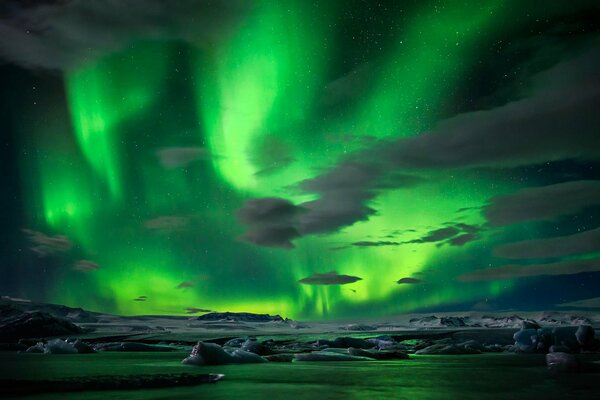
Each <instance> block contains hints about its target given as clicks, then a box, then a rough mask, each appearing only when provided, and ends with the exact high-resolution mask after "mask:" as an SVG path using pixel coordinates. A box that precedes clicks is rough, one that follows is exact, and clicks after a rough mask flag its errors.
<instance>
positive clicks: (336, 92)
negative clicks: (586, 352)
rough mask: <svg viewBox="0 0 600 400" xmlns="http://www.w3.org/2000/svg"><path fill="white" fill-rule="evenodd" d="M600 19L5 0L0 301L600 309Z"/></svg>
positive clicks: (588, 4) (295, 2) (180, 306)
mask: <svg viewBox="0 0 600 400" xmlns="http://www.w3.org/2000/svg"><path fill="white" fill-rule="evenodd" d="M599 21H600V5H599V4H598V2H597V1H564V2H563V1H550V2H541V1H533V0H532V1H521V0H518V1H517V0H515V1H444V2H442V1H421V0H419V1H389V2H385V1H383V2H382V1H371V0H361V1H359V0H351V1H322V2H309V1H304V0H287V1H281V2H275V1H263V2H247V1H241V0H240V1H225V0H213V1H192V0H182V1H174V2H164V1H159V0H144V1H142V0H139V1H137V0H131V1H120V0H103V1H100V0H98V1H84V0H60V1H59V0H44V1H16V0H8V1H3V2H2V3H1V4H0V60H2V62H1V63H0V71H1V75H0V76H1V78H0V79H1V85H0V102H1V107H0V132H1V136H0V138H1V142H0V164H1V174H0V180H1V181H0V188H1V193H2V196H1V198H0V206H1V209H2V213H1V214H0V216H1V228H0V245H1V251H0V277H1V279H0V294H2V295H6V296H11V297H18V298H25V299H31V300H35V301H44V302H52V303H59V304H66V305H69V306H77V307H83V308H86V309H91V310H95V311H104V312H111V313H121V314H185V313H186V312H196V311H199V310H217V311H248V312H268V313H272V314H273V313H277V314H281V315H283V316H286V317H290V318H297V319H334V318H340V319H351V318H366V317H384V316H388V315H397V314H401V313H406V312H419V311H423V312H435V311H453V310H454V311H455V310H479V311H493V310H508V309H514V310H550V309H569V307H571V308H573V307H576V308H590V307H591V308H594V307H595V308H596V309H598V308H600V298H599V297H598V296H600V23H599ZM190 309H191V310H190Z"/></svg>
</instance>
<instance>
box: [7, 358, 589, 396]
mask: <svg viewBox="0 0 600 400" xmlns="http://www.w3.org/2000/svg"><path fill="white" fill-rule="evenodd" d="M186 355H187V354H186V353H183V352H175V353H99V354H88V355H84V354H81V355H43V354H15V353H3V354H0V374H1V376H2V379H28V380H32V379H60V378H73V377H90V376H100V375H111V376H127V375H135V374H168V373H177V374H179V373H202V374H204V373H209V372H212V373H223V374H225V375H226V376H225V378H224V379H223V380H222V381H220V382H218V383H216V384H205V385H199V386H192V387H179V388H167V389H150V390H134V391H101V392H77V393H54V394H40V395H35V396H28V397H21V398H30V399H67V398H72V399H134V400H135V399H190V398H197V399H240V400H241V399H244V400H245V399H269V400H278V399H285V400H293V399H411V400H415V399H445V400H447V399H527V400H531V399H532V398H541V399H545V400H546V399H598V398H600V374H599V373H588V374H571V375H564V376H561V377H559V378H554V377H551V376H550V375H549V374H548V372H547V371H546V369H545V362H544V356H543V355H519V354H481V355H468V356H411V359H410V360H400V361H389V362H383V361H377V362H322V363H265V364H245V365H224V366H205V367H195V366H188V365H182V364H180V361H181V359H183V358H184V357H185V356H186Z"/></svg>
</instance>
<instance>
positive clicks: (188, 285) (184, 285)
mask: <svg viewBox="0 0 600 400" xmlns="http://www.w3.org/2000/svg"><path fill="white" fill-rule="evenodd" d="M191 287H194V283H193V282H188V281H185V282H181V283H180V284H179V285H177V288H176V289H187V288H191Z"/></svg>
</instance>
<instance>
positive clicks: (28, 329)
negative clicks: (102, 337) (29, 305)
mask: <svg viewBox="0 0 600 400" xmlns="http://www.w3.org/2000/svg"><path fill="white" fill-rule="evenodd" d="M81 332H82V329H81V328H79V327H78V326H77V325H75V324H74V323H72V322H70V321H67V320H66V319H63V318H59V317H55V316H52V315H50V314H47V313H43V312H23V313H20V314H14V313H11V315H10V316H8V317H7V318H4V319H3V320H2V322H0V341H15V342H16V341H17V340H19V339H21V338H41V337H50V336H69V335H72V334H77V333H81Z"/></svg>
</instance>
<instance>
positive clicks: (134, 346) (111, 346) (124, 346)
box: [94, 342, 176, 352]
mask: <svg viewBox="0 0 600 400" xmlns="http://www.w3.org/2000/svg"><path fill="white" fill-rule="evenodd" d="M94 350H96V351H152V352H164V351H174V350H176V348H174V347H170V346H160V345H155V344H146V343H139V342H108V343H98V344H96V345H95V346H94Z"/></svg>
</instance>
